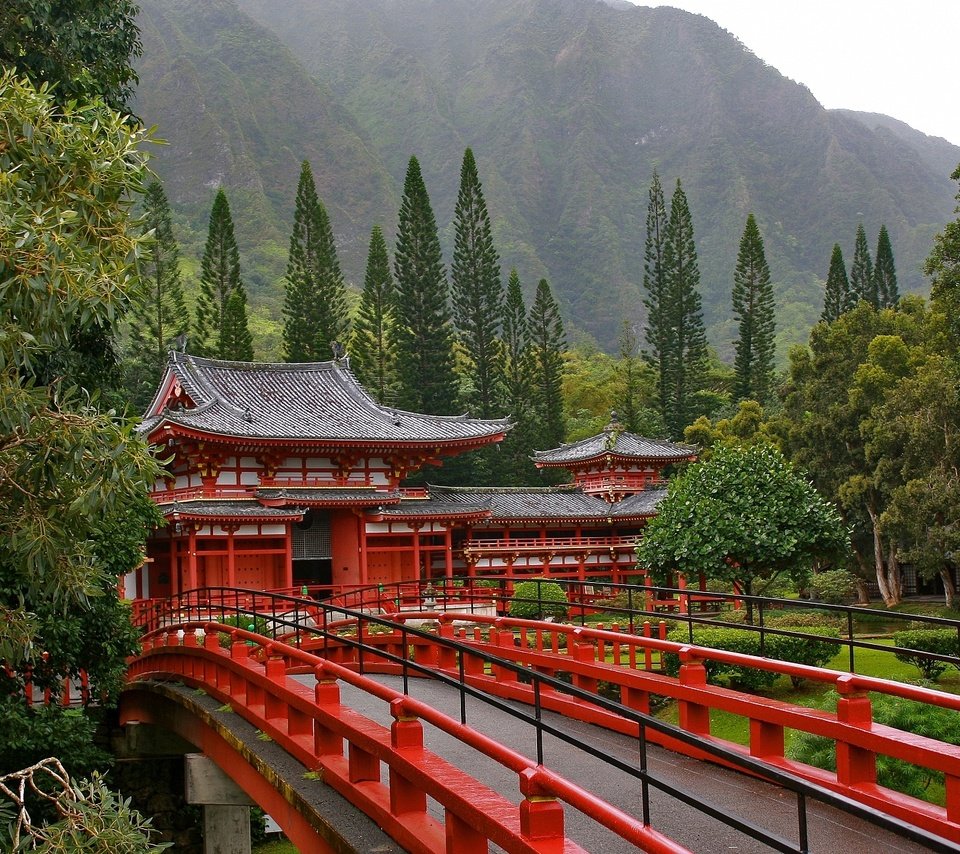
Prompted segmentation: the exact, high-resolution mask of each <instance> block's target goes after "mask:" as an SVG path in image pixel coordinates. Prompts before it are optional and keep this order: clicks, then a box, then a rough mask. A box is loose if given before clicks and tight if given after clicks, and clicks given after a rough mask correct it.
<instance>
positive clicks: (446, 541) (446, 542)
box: [443, 522, 453, 581]
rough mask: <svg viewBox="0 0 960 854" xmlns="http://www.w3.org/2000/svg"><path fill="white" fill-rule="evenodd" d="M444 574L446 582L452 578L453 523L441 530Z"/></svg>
mask: <svg viewBox="0 0 960 854" xmlns="http://www.w3.org/2000/svg"><path fill="white" fill-rule="evenodd" d="M443 551H444V567H443V568H444V572H445V573H446V576H447V581H450V579H451V578H453V523H452V522H448V523H447V524H446V525H445V526H444V530H443Z"/></svg>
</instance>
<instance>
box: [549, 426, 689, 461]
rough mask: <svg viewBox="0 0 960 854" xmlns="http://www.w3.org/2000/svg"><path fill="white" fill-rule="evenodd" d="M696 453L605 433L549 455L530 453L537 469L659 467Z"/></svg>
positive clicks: (616, 432) (623, 432)
mask: <svg viewBox="0 0 960 854" xmlns="http://www.w3.org/2000/svg"><path fill="white" fill-rule="evenodd" d="M697 452H698V449H697V448H696V447H695V446H693V445H681V444H679V443H677V442H667V441H666V440H662V439H646V438H644V437H643V436H638V435H637V434H636V433H628V432H627V431H626V430H611V429H609V428H608V429H607V430H605V431H604V432H603V433H598V434H597V435H596V436H590V437H588V438H586V439H581V440H580V441H578V442H571V443H570V444H568V445H561V446H560V447H559V448H552V449H551V450H549V451H534V453H533V461H534V463H535V464H536V465H537V467H538V468H554V467H563V468H569V467H570V466H571V465H572V466H581V465H586V464H588V463H591V462H594V461H599V460H604V459H607V458H616V459H618V460H622V461H625V462H651V463H657V464H659V465H667V464H668V463H678V462H681V461H682V460H693V459H696V456H697Z"/></svg>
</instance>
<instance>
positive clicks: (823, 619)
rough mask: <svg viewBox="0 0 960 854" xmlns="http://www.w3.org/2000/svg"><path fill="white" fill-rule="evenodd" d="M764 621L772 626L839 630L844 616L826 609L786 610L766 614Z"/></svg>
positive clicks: (766, 624) (778, 627)
mask: <svg viewBox="0 0 960 854" xmlns="http://www.w3.org/2000/svg"><path fill="white" fill-rule="evenodd" d="M763 623H764V625H765V626H768V627H770V628H777V629H784V628H791V629H803V630H804V631H806V630H807V629H808V628H821V629H836V630H839V629H840V628H841V627H842V626H843V625H844V619H843V617H842V616H838V615H836V614H831V613H829V612H826V611H793V610H791V611H784V612H782V613H779V614H770V615H766V614H765V615H764V618H763Z"/></svg>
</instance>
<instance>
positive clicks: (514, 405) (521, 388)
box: [499, 270, 536, 485]
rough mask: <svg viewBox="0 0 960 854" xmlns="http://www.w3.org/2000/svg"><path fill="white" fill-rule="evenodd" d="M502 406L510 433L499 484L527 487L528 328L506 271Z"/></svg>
mask: <svg viewBox="0 0 960 854" xmlns="http://www.w3.org/2000/svg"><path fill="white" fill-rule="evenodd" d="M502 356H503V368H502V371H503V376H504V391H505V395H504V403H505V405H506V410H507V414H509V416H510V420H511V421H512V422H513V425H514V426H513V429H512V430H511V431H510V432H509V433H508V434H507V437H506V439H504V440H503V442H502V443H501V446H500V447H501V456H502V464H501V466H500V472H499V474H500V481H501V482H502V483H505V484H508V485H510V484H522V483H528V482H529V480H530V476H531V475H532V474H533V473H534V471H535V469H534V466H533V464H532V462H531V461H530V455H531V453H532V451H533V450H534V445H535V444H536V435H535V434H536V431H535V430H534V416H533V394H532V376H531V369H532V366H531V361H530V360H531V353H530V326H529V322H528V319H527V309H526V306H525V305H524V302H523V291H522V289H521V287H520V277H519V276H518V275H517V271H516V270H511V271H510V277H509V279H508V280H507V295H506V301H505V304H504V312H503V352H502Z"/></svg>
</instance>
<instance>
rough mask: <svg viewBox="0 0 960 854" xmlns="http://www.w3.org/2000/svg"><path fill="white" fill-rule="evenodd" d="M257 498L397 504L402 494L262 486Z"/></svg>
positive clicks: (367, 489) (332, 502) (372, 490)
mask: <svg viewBox="0 0 960 854" xmlns="http://www.w3.org/2000/svg"><path fill="white" fill-rule="evenodd" d="M255 495H256V497H257V498H263V499H265V500H273V499H285V500H286V501H291V502H294V503H296V502H298V501H306V502H312V503H316V502H319V501H322V502H327V503H330V504H357V503H364V504H396V503H397V502H398V501H399V500H400V493H399V492H396V491H393V492H382V491H379V490H376V489H370V488H369V487H356V488H350V487H328V486H317V487H299V486H298V487H279V486H277V487H273V486H261V487H260V488H259V489H258V490H257V491H256V493H255Z"/></svg>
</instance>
